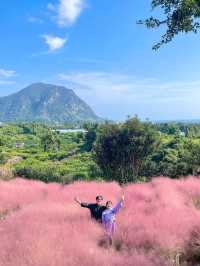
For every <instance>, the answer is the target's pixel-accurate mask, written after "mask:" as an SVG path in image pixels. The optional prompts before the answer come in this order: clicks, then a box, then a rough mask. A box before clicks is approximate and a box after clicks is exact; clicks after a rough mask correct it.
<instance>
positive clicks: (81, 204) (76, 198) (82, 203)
mask: <svg viewBox="0 0 200 266" xmlns="http://www.w3.org/2000/svg"><path fill="white" fill-rule="evenodd" d="M74 200H75V202H76V203H78V204H79V205H80V206H81V207H84V208H88V206H89V204H88V203H84V202H81V200H80V199H79V198H78V197H75V198H74Z"/></svg>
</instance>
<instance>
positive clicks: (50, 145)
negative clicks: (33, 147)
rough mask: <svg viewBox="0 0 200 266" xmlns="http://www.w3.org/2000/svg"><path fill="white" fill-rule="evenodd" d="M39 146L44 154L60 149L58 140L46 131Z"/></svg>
mask: <svg viewBox="0 0 200 266" xmlns="http://www.w3.org/2000/svg"><path fill="white" fill-rule="evenodd" d="M41 145H42V147H43V150H44V151H45V152H46V151H49V150H52V151H57V150H58V149H59V148H60V139H59V137H58V135H57V134H56V133H55V132H52V131H51V130H48V131H47V132H46V133H45V134H44V135H42V137H41Z"/></svg>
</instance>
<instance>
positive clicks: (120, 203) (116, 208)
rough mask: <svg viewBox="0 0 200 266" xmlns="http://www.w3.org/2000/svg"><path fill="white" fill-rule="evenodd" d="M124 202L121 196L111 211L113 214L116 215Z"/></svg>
mask: <svg viewBox="0 0 200 266" xmlns="http://www.w3.org/2000/svg"><path fill="white" fill-rule="evenodd" d="M123 202H124V195H122V196H121V199H120V200H119V201H118V203H117V205H116V206H115V207H114V208H113V209H112V211H113V212H114V213H117V212H118V211H119V209H120V208H121V207H122V205H123Z"/></svg>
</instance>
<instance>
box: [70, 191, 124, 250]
mask: <svg viewBox="0 0 200 266" xmlns="http://www.w3.org/2000/svg"><path fill="white" fill-rule="evenodd" d="M74 200H75V201H76V202H77V203H78V204H79V205H80V206H81V207H83V208H88V209H89V210H90V213H91V217H92V218H93V219H95V220H96V221H98V222H99V223H102V225H103V227H104V229H105V232H106V235H107V237H108V239H109V243H110V245H111V244H112V237H113V234H114V232H115V226H116V222H115V214H116V213H117V212H118V211H119V209H120V208H121V207H122V205H123V202H124V195H122V196H121V198H120V200H119V201H118V203H117V204H116V205H115V207H113V204H112V201H107V202H106V205H102V204H101V202H102V201H103V197H102V196H101V195H98V196H96V203H84V202H82V201H81V200H80V199H79V198H77V197H76V198H75V199H74Z"/></svg>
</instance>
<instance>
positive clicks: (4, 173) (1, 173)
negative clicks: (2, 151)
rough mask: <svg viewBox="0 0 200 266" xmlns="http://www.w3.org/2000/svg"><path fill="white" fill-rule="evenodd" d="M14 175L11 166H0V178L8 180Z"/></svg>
mask: <svg viewBox="0 0 200 266" xmlns="http://www.w3.org/2000/svg"><path fill="white" fill-rule="evenodd" d="M13 177H14V175H13V171H12V169H11V168H9V167H6V166H1V167H0V180H10V179H12V178H13Z"/></svg>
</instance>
